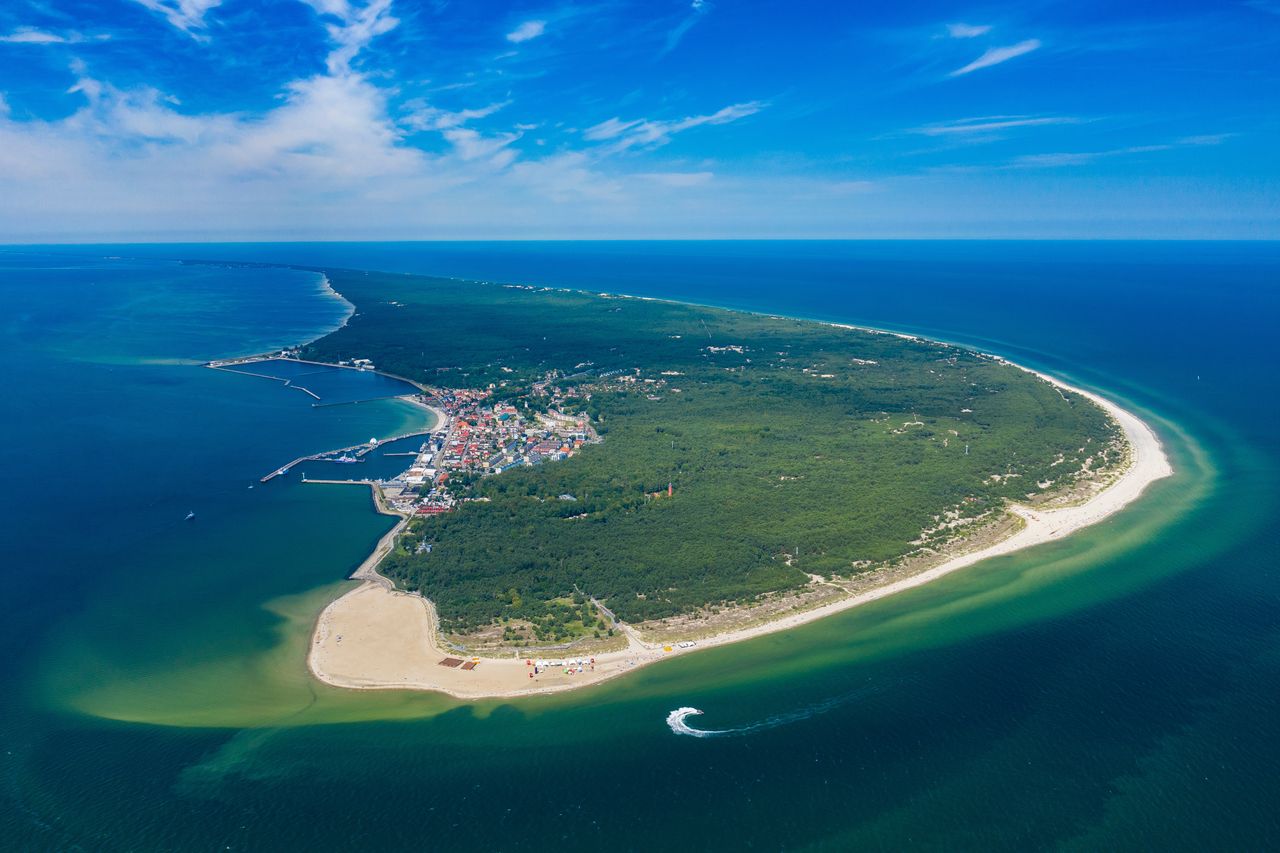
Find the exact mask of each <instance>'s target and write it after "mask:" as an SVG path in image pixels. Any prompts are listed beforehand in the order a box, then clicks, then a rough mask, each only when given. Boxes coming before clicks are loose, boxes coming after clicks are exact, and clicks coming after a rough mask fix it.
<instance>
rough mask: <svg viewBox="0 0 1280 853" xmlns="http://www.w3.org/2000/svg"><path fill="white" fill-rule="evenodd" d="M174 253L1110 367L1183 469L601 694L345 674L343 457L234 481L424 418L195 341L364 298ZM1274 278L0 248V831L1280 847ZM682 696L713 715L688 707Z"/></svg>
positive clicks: (767, 247) (828, 248)
mask: <svg viewBox="0 0 1280 853" xmlns="http://www.w3.org/2000/svg"><path fill="white" fill-rule="evenodd" d="M109 255H116V256H122V257H129V258H133V259H132V260H111V259H108V258H107V256H109ZM139 258H141V259H139ZM182 258H202V259H218V260H229V261H249V262H282V263H297V264H303V265H312V266H316V265H321V266H322V265H333V266H342V267H350V268H357V269H361V268H368V269H383V270H388V271H398V272H420V273H426V274H437V275H447V276H457V277H469V278H480V279H490V280H501V281H510V282H522V283H533V284H541V285H549V286H565V287H581V288H587V289H591V290H600V291H612V292H626V293H634V294H638V295H648V296H658V297H664V298H676V299H684V300H687V301H693V302H702V303H708V304H721V305H728V306H732V307H740V308H747V309H751V310H761V311H768V312H777V313H783V314H793V315H798V316H808V317H815V318H820V319H828V320H834V321H840V322H851V323H864V324H867V325H873V326H879V327H884V328H892V329H898V330H903V331H911V332H919V333H923V334H928V335H931V336H934V337H938V338H941V339H946V340H952V341H957V342H960V343H965V344H969V345H973V346H977V347H979V348H982V349H985V350H989V351H994V352H998V353H1000V354H1002V355H1006V356H1008V357H1010V358H1012V359H1014V360H1015V361H1018V362H1020V363H1023V364H1027V365H1029V366H1034V367H1038V368H1041V369H1046V370H1050V371H1052V372H1055V373H1057V374H1059V375H1062V376H1063V377H1065V378H1068V379H1070V380H1072V381H1074V382H1077V383H1079V384H1083V385H1087V386H1090V387H1094V388H1097V389H1099V390H1102V391H1103V392H1105V393H1108V394H1110V395H1112V396H1113V397H1115V398H1116V399H1117V400H1119V401H1121V402H1122V403H1124V404H1125V405H1128V406H1130V407H1132V408H1134V409H1135V410H1136V411H1138V412H1140V413H1141V414H1142V415H1143V416H1144V417H1145V418H1147V419H1148V420H1149V422H1150V423H1152V424H1153V426H1155V428H1156V429H1157V431H1158V432H1159V433H1160V436H1161V438H1162V440H1163V441H1164V442H1165V445H1166V449H1167V451H1168V452H1169V453H1170V456H1171V458H1172V460H1173V463H1174V465H1175V467H1176V468H1177V472H1178V473H1177V476H1175V477H1174V478H1172V479H1171V480H1167V481H1163V482H1162V483H1159V484H1156V485H1155V486H1153V487H1152V489H1151V491H1150V493H1149V494H1148V495H1147V497H1146V498H1144V499H1143V500H1142V501H1140V502H1139V503H1138V504H1136V505H1134V506H1133V507H1132V508H1130V509H1128V510H1126V511H1125V512H1123V513H1122V514H1120V515H1118V516H1116V517H1114V518H1113V519H1111V520H1108V521H1107V522H1105V523H1104V524H1102V525H1099V526H1098V527H1096V528H1092V529H1090V530H1088V531H1085V532H1083V533H1081V534H1078V535H1076V536H1073V537H1071V538H1070V539H1068V540H1066V541H1063V542H1058V543H1054V544H1051V545H1047V546H1043V547H1041V548H1037V549H1034V550H1032V551H1028V552H1025V553H1022V554H1019V555H1014V556H1011V557H1007V558H1001V559H998V560H992V561H988V562H987V563H984V564H981V565H979V566H976V567H974V568H973V569H970V570H966V571H964V572H958V573H955V574H953V575H950V576H948V577H946V578H944V579H941V580H939V581H937V582H935V583H932V584H929V585H926V586H924V587H920V588H917V589H915V590H911V591H909V592H906V593H903V594H901V595H897V596H893V597H891V598H889V599H885V600H882V601H880V602H876V603H873V604H870V605H867V606H865V607H860V608H857V609H855V610H853V611H849V612H847V613H845V614H841V615H839V616H836V617H833V618H831V619H827V620H823V621H821V622H819V623H814V624H811V625H809V626H805V627H804V628H801V629H798V630H793V631H788V632H786V633H782V634H775V635H770V636H767V637H764V638H760V639H758V640H755V641H752V642H749V643H743V644H738V645H735V646H732V647H726V648H721V649H712V650H707V651H705V652H700V653H698V654H695V655H690V656H686V657H683V658H681V659H679V660H674V661H671V662H668V663H664V664H662V665H660V666H656V667H651V668H647V669H645V670H643V671H640V672H637V673H635V674H634V675H631V676H628V677H626V678H623V679H619V680H617V681H614V682H610V683H606V684H604V685H601V686H599V687H596V688H592V689H589V690H585V691H581V692H574V693H569V694H563V695H558V696H552V697H542V698H538V699H530V700H521V701H518V702H499V701H491V702H480V703H460V702H455V701H452V700H448V699H445V698H442V697H437V696H431V695H423V694H411V693H403V692H399V691H389V692H376V693H375V692H353V691H342V690H336V689H332V688H327V687H324V686H322V685H318V684H316V683H315V682H314V681H312V680H311V679H309V678H308V677H307V675H306V670H305V651H306V644H307V642H309V633H310V627H311V624H312V620H314V618H315V614H316V613H317V612H318V610H319V609H320V608H321V607H322V606H323V605H324V603H325V602H327V601H328V600H330V599H331V598H332V597H333V596H334V595H336V594H337V593H339V592H340V591H341V590H342V589H344V588H347V585H346V584H345V583H344V582H343V580H342V579H343V578H344V577H345V575H346V574H347V573H348V572H349V571H350V569H351V568H353V567H354V565H356V564H357V563H358V562H359V561H360V560H361V559H362V558H363V557H364V555H365V554H366V553H367V552H368V551H369V549H370V548H371V546H372V544H373V542H374V541H376V539H377V538H378V536H379V535H381V533H382V532H383V531H384V530H385V529H386V528H387V525H388V521H387V520H386V519H385V518H383V517H380V516H377V515H376V514H374V512H373V510H372V507H371V505H370V501H369V496H368V492H367V490H365V489H363V488H362V487H358V486H350V487H349V486H335V487H329V486H317V485H310V486H307V485H303V484H301V483H300V482H298V481H297V480H296V479H294V478H292V477H290V478H281V479H279V480H277V481H273V483H271V484H265V485H264V484H261V483H258V482H257V479H258V477H260V476H261V475H262V474H264V473H266V472H267V471H269V470H272V469H273V468H274V467H275V466H278V465H279V464H281V463H282V462H284V461H287V460H289V459H292V458H294V457H297V456H299V455H302V454H304V453H308V452H314V451H318V450H323V449H326V448H329V447H337V446H341V445H344V444H350V443H354V442H356V441H362V440H364V439H366V438H367V437H369V436H370V435H392V434H396V433H397V432H399V431H403V430H406V429H408V428H409V427H410V426H411V425H413V424H414V423H416V421H417V419H420V418H421V417H422V415H421V413H420V412H418V411H416V410H413V409H412V408H411V407H407V406H405V405H404V404H401V403H399V402H397V401H379V402H375V403H362V404H360V405H358V406H335V407H320V408H317V407H314V406H312V405H311V404H312V403H314V402H316V401H314V400H312V399H311V398H309V397H308V396H307V395H305V394H301V393H299V392H297V391H295V390H291V389H289V388H285V387H282V383H279V382H274V381H271V380H268V379H257V378H253V377H246V376H237V375H233V374H229V373H223V372H219V371H211V370H207V369H205V368H203V367H200V366H199V364H200V362H202V361H204V360H206V359H209V358H215V357H224V356H229V355H234V354H237V353H246V352H258V351H266V350H269V349H272V348H277V347H280V346H286V345H289V344H293V343H298V342H301V341H302V340H306V339H308V338H309V337H313V336H315V335H316V334H320V333H322V332H323V331H325V330H327V329H331V328H333V327H336V325H338V324H339V323H340V322H342V319H343V318H344V317H345V315H346V311H347V310H348V309H347V308H346V306H344V305H343V304H342V303H341V302H340V301H338V300H336V299H335V298H334V297H333V296H332V295H330V294H328V293H326V292H325V291H324V289H323V287H322V282H321V281H320V278H319V276H318V274H316V273H315V272H310V271H301V270H286V269H278V268H261V267H254V266H243V265H240V266H231V265H223V266H200V265H183V264H178V263H176V261H177V260H178V259H182ZM1277 282H1280V249H1278V248H1277V247H1276V246H1275V245H1274V244H1195V243H1187V244H1169V243H1004V244H1001V243H905V242H904V243H878V242H877V243H641V244H608V243H604V244H602V243H591V244H573V243H553V244H347V245H333V246H321V245H256V246H254V245H250V246H244V245H240V246H210V245H204V246H156V247H119V246H116V247H109V248H106V247H59V248H58V249H56V250H55V249H40V250H34V249H27V250H6V251H4V252H3V253H0V293H2V294H3V296H4V298H5V300H6V304H7V306H8V308H9V310H8V313H7V315H6V318H5V320H4V321H3V322H4V325H5V335H4V336H3V339H2V341H0V347H3V349H2V350H0V355H2V356H3V357H4V361H5V365H6V377H7V382H6V389H5V392H6V393H5V394H4V395H3V402H2V405H3V406H4V407H5V408H4V410H3V412H0V415H3V417H2V418H0V428H3V430H4V434H3V441H0V452H2V453H3V454H4V458H3V462H4V470H5V471H6V472H7V473H8V474H9V478H8V480H7V481H6V482H7V486H8V487H7V488H6V489H5V490H4V497H3V501H4V503H3V507H2V509H3V512H4V515H3V517H4V519H5V521H4V525H5V536H4V542H3V548H4V553H3V557H4V559H3V565H2V566H0V571H3V583H4V595H3V605H0V606H3V608H4V611H5V612H4V617H5V618H4V619H3V620H0V632H2V633H0V638H2V639H3V642H4V643H5V645H6V647H7V649H8V650H9V652H10V653H9V654H7V655H5V656H4V659H3V660H2V661H0V679H3V683H2V684H0V696H2V697H3V698H2V700H0V701H3V709H2V710H3V711H4V714H3V718H2V719H3V722H0V731H2V732H3V738H4V750H5V754H4V756H3V760H4V768H5V786H4V788H3V792H4V793H3V796H4V800H3V803H2V805H0V809H2V812H3V814H2V819H3V821H4V823H3V829H4V832H3V837H4V838H6V839H8V840H9V843H8V844H7V845H6V846H10V847H14V848H18V849H66V848H72V847H79V848H80V849H95V850H100V849H101V850H109V849H169V850H172V849H214V848H218V849H223V848H228V847H229V848H232V849H255V850H256V849H262V850H277V849H353V848H371V849H377V848H384V849H424V848H428V849H475V850H496V849H504V850H505V849H556V850H572V849H598V848H600V847H602V846H609V847H612V848H621V849H652V850H657V849H671V848H675V847H681V848H686V849H687V848H721V849H725V848H727V849H740V848H743V847H746V846H754V847H759V848H765V849H777V848H825V849H841V850H843V849H851V848H854V849H859V848H867V847H870V848H874V849H903V848H906V847H911V846H925V847H945V848H948V849H966V848H967V849H981V850H1000V849H1027V848H1034V847H1048V846H1061V847H1068V848H1076V849H1090V850H1092V849H1098V848H1107V849H1117V848H1119V849H1124V848H1131V849H1205V848H1207V847H1208V848H1227V849H1261V848H1266V847H1272V846H1275V844H1276V843H1277V838H1280V835H1278V833H1280V826H1278V825H1277V816H1276V810H1275V809H1274V803H1275V802H1276V801H1277V800H1280V779H1278V778H1277V774H1276V773H1275V770H1274V768H1275V767H1276V766H1277V762H1280V730H1278V729H1277V727H1276V726H1275V723H1274V721H1275V719H1277V718H1278V717H1280V708H1278V707H1277V705H1278V699H1277V697H1280V576H1277V573H1276V571H1275V565H1276V535H1275V530H1276V526H1275V524H1274V516H1275V511H1276V509H1277V500H1276V497H1277V494H1276V488H1275V486H1274V482H1275V478H1276V476H1277V474H1278V473H1280V471H1278V470H1277V468H1278V467H1280V466H1278V463H1280V442H1278V441H1277V439H1276V437H1275V427H1274V424H1275V423H1276V420H1277V419H1276V414H1277V407H1278V406H1280V403H1278V402H1277V397H1276V393H1275V392H1276V386H1277V381H1276V378H1275V376H1274V375H1273V367H1274V362H1275V357H1274V354H1273V353H1272V351H1271V347H1272V342H1271V340H1272V338H1273V337H1274V334H1275V329H1276V328H1277V326H1278V323H1277V321H1278V320H1280V311H1278V310H1277V308H1278V305H1277V303H1278V301H1280V293H1278V290H1277ZM347 373H350V374H353V375H352V376H350V377H345V376H344V378H343V379H341V380H340V381H346V380H347V379H350V380H351V381H358V379H357V377H358V374H354V372H347ZM360 395H361V393H360V390H359V389H356V391H355V393H354V396H355V397H359V396H360ZM366 434H368V435H366ZM370 464H375V463H370ZM376 464H379V465H387V466H390V467H394V458H392V459H391V460H384V462H379V463H376ZM333 467H334V468H337V467H344V468H356V467H363V466H333ZM296 473H297V472H295V475H296ZM348 476H352V475H351V474H348ZM250 486H254V488H252V489H251V488H249V487H250ZM189 511H194V512H195V513H196V517H195V519H194V520H193V521H191V522H185V521H183V520H182V519H183V518H184V517H185V515H186V514H187V513H188V512H189ZM686 709H697V710H699V711H701V712H702V713H701V714H699V715H696V716H691V715H690V714H687V713H686V714H684V715H682V716H681V715H679V714H677V716H679V720H680V723H681V725H683V726H685V727H689V728H691V729H694V728H696V729H697V730H700V731H713V732H732V733H734V736H732V737H730V736H720V737H682V736H678V735H677V734H676V733H675V732H674V730H673V728H672V727H671V726H669V725H668V721H669V719H670V718H671V715H672V714H673V711H679V710H686ZM695 723H696V726H695V725H694V724H695Z"/></svg>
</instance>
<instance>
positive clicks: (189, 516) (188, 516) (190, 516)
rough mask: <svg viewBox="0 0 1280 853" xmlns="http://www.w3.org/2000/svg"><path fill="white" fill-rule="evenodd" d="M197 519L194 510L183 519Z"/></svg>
mask: <svg viewBox="0 0 1280 853" xmlns="http://www.w3.org/2000/svg"><path fill="white" fill-rule="evenodd" d="M195 517H196V514H195V511H194V510H192V511H191V512H188V513H187V517H186V518H184V519H183V521H190V520H191V519H193V518H195Z"/></svg>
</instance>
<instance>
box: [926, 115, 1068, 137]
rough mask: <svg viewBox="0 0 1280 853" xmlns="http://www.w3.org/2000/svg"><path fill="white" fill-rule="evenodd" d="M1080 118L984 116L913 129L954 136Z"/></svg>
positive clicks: (928, 134) (931, 133) (927, 134)
mask: <svg viewBox="0 0 1280 853" xmlns="http://www.w3.org/2000/svg"><path fill="white" fill-rule="evenodd" d="M1079 123H1080V119H1078V118H1073V117H1071V116H982V117H980V118H962V119H958V120H956V121H949V122H941V123H938V124H927V125H924V126H923V127H915V128H912V129H911V132H912V133H919V134H923V135H924V136H952V135H957V134H961V135H962V134H968V133H995V132H998V131H1001V130H1012V129H1014V128H1019V127H1044V126H1046V125H1055V124H1079Z"/></svg>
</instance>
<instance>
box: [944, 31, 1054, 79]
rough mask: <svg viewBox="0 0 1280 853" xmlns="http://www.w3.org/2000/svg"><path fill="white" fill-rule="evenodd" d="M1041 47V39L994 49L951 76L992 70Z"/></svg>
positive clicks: (953, 72) (958, 69)
mask: <svg viewBox="0 0 1280 853" xmlns="http://www.w3.org/2000/svg"><path fill="white" fill-rule="evenodd" d="M1039 47H1040V39H1027V40H1026V41H1020V42H1018V43H1017V44H1011V45H1008V46H1006V47H993V48H991V49H990V50H988V51H987V52H986V53H984V54H982V56H979V57H978V58H977V59H975V60H974V61H973V62H970V63H969V64H968V65H966V66H964V67H963V68H957V69H956V70H955V71H952V72H951V76H952V77H959V76H960V75H962V74H970V73H972V72H974V71H978V70H979V69H982V68H990V67H991V66H993V65H999V64H1000V63H1002V62H1008V61H1009V60H1010V59H1014V58H1015V57H1019V56H1022V55H1023V54H1027V53H1030V52H1031V51H1033V50H1036V49H1038V48H1039Z"/></svg>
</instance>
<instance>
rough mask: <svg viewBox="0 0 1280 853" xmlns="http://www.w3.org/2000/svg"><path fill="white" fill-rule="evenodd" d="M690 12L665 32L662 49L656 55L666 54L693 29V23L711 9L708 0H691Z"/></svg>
mask: <svg viewBox="0 0 1280 853" xmlns="http://www.w3.org/2000/svg"><path fill="white" fill-rule="evenodd" d="M689 8H690V10H691V12H690V14H688V15H686V16H685V17H684V19H683V20H682V21H680V23H679V24H677V25H676V26H675V28H674V29H673V30H671V32H669V33H667V39H666V41H665V42H663V45H662V50H660V51H658V56H666V55H667V54H668V53H670V52H671V51H673V50H675V49H676V45H678V44H680V40H681V39H683V38H684V37H685V35H686V34H687V33H688V32H689V30H691V29H693V26H694V24H696V23H698V22H699V21H701V20H702V19H703V18H705V17H706V16H707V15H708V14H709V13H710V12H711V9H712V5H711V3H710V2H709V0H693V2H692V3H690V4H689Z"/></svg>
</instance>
